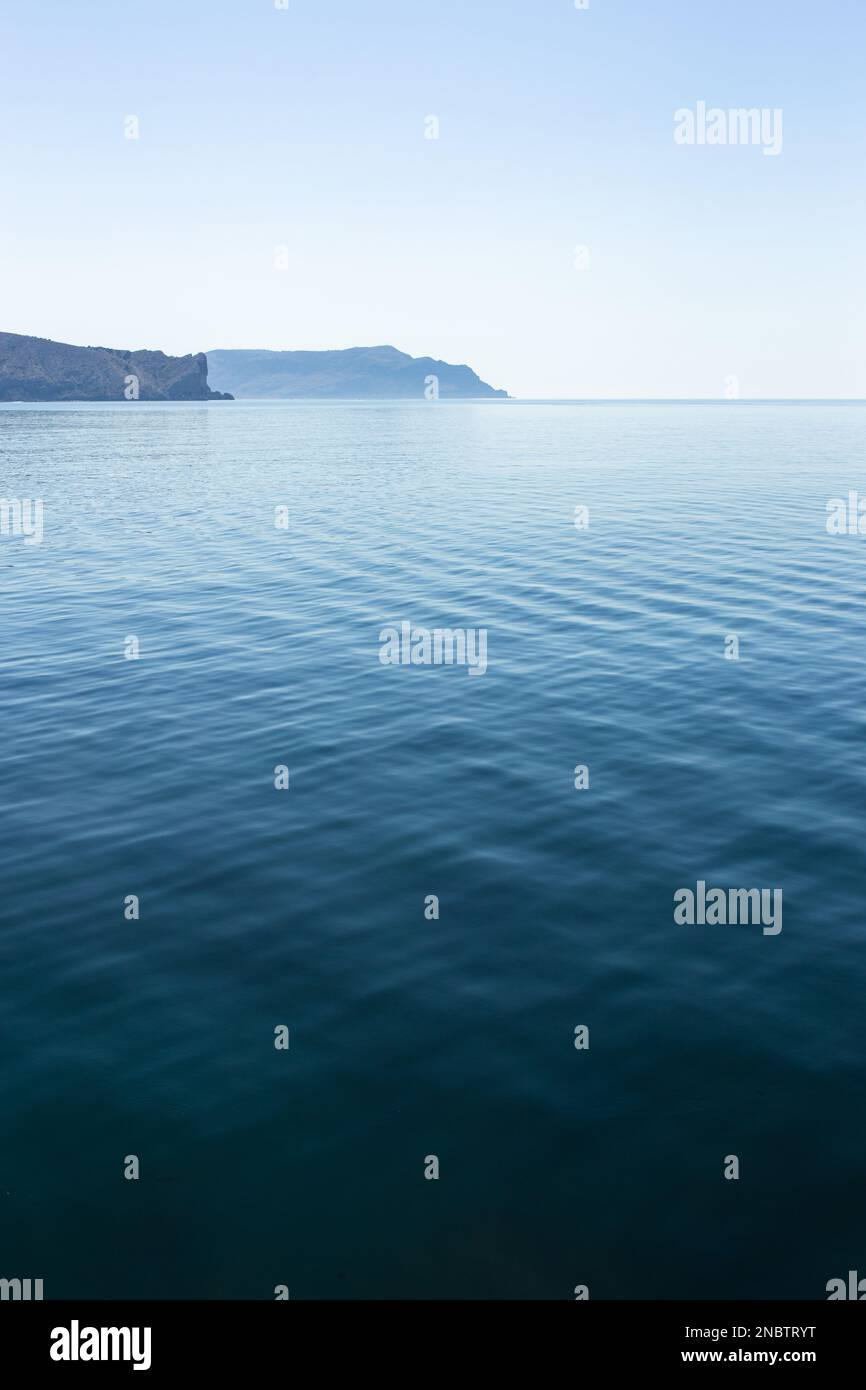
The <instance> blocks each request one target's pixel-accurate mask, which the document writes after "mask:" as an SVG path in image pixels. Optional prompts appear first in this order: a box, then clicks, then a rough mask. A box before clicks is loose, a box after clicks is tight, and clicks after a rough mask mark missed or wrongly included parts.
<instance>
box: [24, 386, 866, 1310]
mask: <svg viewBox="0 0 866 1390" xmlns="http://www.w3.org/2000/svg"><path fill="white" fill-rule="evenodd" d="M864 461H866V409H863V408H858V407H856V406H829V405H825V406H818V405H815V406H813V405H799V406H797V405H754V406H753V405H747V404H739V405H727V406H726V405H718V406H712V405H710V406H700V405H694V406H686V405H682V406H679V405H665V406H641V405H633V406H622V405H597V406H585V407H580V406H575V405H568V404H551V405H545V404H521V403H517V402H502V403H500V402H491V403H477V404H476V403H454V404H448V403H444V402H440V403H438V404H432V403H426V402H419V403H417V404H416V403H411V404H405V403H399V404H377V403H365V404H355V403H337V404H327V405H322V404H318V403H290V404H283V403H266V404H257V403H252V402H247V403H237V404H212V405H198V404H190V405H181V404H178V405H171V406H161V405H133V404H128V403H123V404H118V405H117V406H113V405H107V406H50V407H40V408H34V407H24V406H19V407H4V408H2V409H0V495H2V496H3V497H5V498H28V497H30V498H42V499H44V508H45V519H44V528H45V530H44V540H43V543H42V544H39V545H28V544H25V543H24V540H23V538H21V537H17V538H15V537H10V536H0V579H2V587H0V595H2V648H0V661H2V685H0V712H2V720H0V737H2V745H0V786H2V795H0V816H2V839H0V843H2V855H3V877H2V908H0V912H2V931H0V1044H2V1058H3V1065H2V1069H0V1115H2V1137H0V1276H2V1277H32V1278H43V1279H44V1280H45V1295H46V1297H49V1298H51V1297H55V1298H58V1297H69V1298H72V1297H79V1296H80V1297H110V1296H114V1297H123V1298H139V1297H168V1298H195V1297H199V1298H216V1297H242V1298H265V1299H267V1298H273V1296H274V1288H275V1286H276V1285H278V1284H285V1285H287V1286H288V1287H289V1289H290V1291H291V1297H292V1298H293V1299H295V1298H310V1297H319V1298H322V1297H324V1298H365V1297H371V1298H395V1297H396V1298H400V1297H403V1298H406V1297H409V1298H431V1299H435V1298H447V1297H456V1298H481V1297H487V1298H562V1299H569V1298H572V1297H573V1290H574V1287H575V1285H577V1284H586V1285H588V1287H589V1291H590V1296H591V1297H592V1298H606V1297H617V1298H643V1297H664V1298H679V1297H706V1298H710V1297H744V1298H762V1297H781V1298H823V1297H825V1285H826V1283H827V1280H828V1279H831V1278H834V1277H837V1276H842V1277H844V1276H846V1275H847V1271H848V1270H849V1269H859V1270H860V1272H861V1274H863V1275H866V1186H864V1173H866V1086H864V1058H866V1007H864V1001H866V950H864V944H866V923H864V894H866V854H864V844H866V815H864V812H866V663H864V656H866V612H864V577H866V536H839V537H834V536H830V535H828V533H827V530H826V524H825V523H826V504H827V501H828V499H829V498H832V497H837V496H843V497H844V496H847V493H848V491H849V490H850V489H852V488H858V487H859V489H860V490H861V492H863V493H866V470H864ZM576 506H586V507H588V508H589V515H590V524H589V529H588V530H584V531H579V530H577V529H576V528H575V525H574V515H575V507H576ZM278 507H287V508H288V511H289V516H290V520H289V525H288V529H287V530H280V529H277V527H276V526H275V524H274V517H275V508H278ZM403 621H408V622H412V623H413V624H416V625H424V626H427V627H430V628H433V627H451V628H458V627H464V628H467V627H473V628H485V629H486V630H487V633H488V638H487V641H488V663H489V664H488V669H487V671H486V672H485V673H484V675H483V676H480V677H472V676H470V675H469V673H468V671H467V669H466V668H465V667H463V668H460V667H457V666H454V667H441V666H439V667H434V666H427V667H421V666H418V667H386V666H383V665H382V664H381V663H380V660H379V647H380V643H379V633H380V630H381V629H382V628H383V627H384V626H387V625H389V624H396V625H399V624H400V623H401V622H403ZM728 635H736V636H737V637H738V638H739V643H740V659H739V661H732V660H727V659H726V658H725V639H726V637H727V636H728ZM133 636H134V637H136V638H137V639H138V641H139V643H140V659H138V660H127V659H125V657H124V644H125V641H126V639H127V638H128V637H133ZM281 764H282V765H285V766H286V767H288V769H289V774H290V787H289V790H288V791H278V790H276V789H275V786H274V775H275V774H274V769H275V767H277V766H278V765H281ZM577 764H585V765H587V766H588V768H589V775H590V786H589V789H588V790H585V791H576V790H575V787H574V769H575V766H576V765H577ZM699 879H703V880H705V881H706V882H707V884H708V885H710V886H719V887H723V888H729V887H742V888H750V887H766V888H776V887H778V888H781V889H782V890H783V894H784V918H783V922H784V925H783V930H782V931H781V933H780V934H778V935H776V936H769V935H765V934H764V933H763V931H762V930H761V927H760V925H745V926H678V925H676V924H675V923H674V920H673V907H674V903H673V895H674V893H675V892H676V890H677V889H678V888H680V887H689V886H690V887H692V888H694V887H695V885H696V883H697V881H698V880H699ZM433 894H435V895H437V896H438V898H439V901H440V909H439V918H438V920H428V919H427V918H426V917H425V899H427V898H428V896H429V895H433ZM129 895H136V896H137V897H138V898H139V900H140V920H138V921H129V920H126V919H125V917H124V901H125V899H127V897H128V896H129ZM279 1025H285V1026H287V1027H288V1028H289V1030H290V1040H291V1041H290V1048H289V1050H288V1051H284V1050H277V1049H275V1047H274V1030H275V1028H277V1027H279ZM579 1025H586V1026H587V1027H588V1028H589V1038H590V1046H589V1049H588V1050H577V1049H576V1048H575V1046H574V1036H575V1028H576V1027H578V1026H579ZM129 1155H136V1156H137V1157H138V1159H139V1162H140V1178H139V1180H138V1181H127V1180H125V1179H124V1162H125V1160H126V1158H127V1156H129ZM432 1155H435V1156H437V1157H438V1160H439V1165H440V1177H439V1180H438V1181H432V1180H430V1181H428V1180H425V1177H424V1169H425V1160H426V1159H427V1158H428V1156H432ZM728 1155H736V1156H737V1157H738V1158H739V1162H740V1178H739V1180H738V1181H726V1180H725V1178H724V1176H723V1173H724V1168H725V1162H726V1157H727V1156H728Z"/></svg>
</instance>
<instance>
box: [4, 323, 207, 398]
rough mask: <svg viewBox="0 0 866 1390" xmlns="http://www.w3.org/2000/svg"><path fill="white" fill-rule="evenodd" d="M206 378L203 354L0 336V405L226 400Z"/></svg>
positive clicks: (5, 334) (17, 335)
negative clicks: (171, 353)
mask: <svg viewBox="0 0 866 1390" xmlns="http://www.w3.org/2000/svg"><path fill="white" fill-rule="evenodd" d="M207 375H208V363H207V358H206V357H205V355H204V353H203V352H198V353H194V354H193V353H190V354H189V355H188V356H186V357H167V356H166V354H165V353H164V352H148V351H144V350H141V351H129V350H127V349H124V348H103V347H73V346H72V345H71V344H70V343H55V342H52V341H51V339H50V338H29V337H27V336H25V335H23V334H20V333H0V401H122V400H142V401H213V400H231V396H226V395H224V394H223V393H222V392H220V391H212V390H211V389H210V387H209V386H208V379H207Z"/></svg>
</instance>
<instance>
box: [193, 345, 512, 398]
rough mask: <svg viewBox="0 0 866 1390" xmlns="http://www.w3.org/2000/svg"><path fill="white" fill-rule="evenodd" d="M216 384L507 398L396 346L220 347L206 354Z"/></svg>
mask: <svg viewBox="0 0 866 1390" xmlns="http://www.w3.org/2000/svg"><path fill="white" fill-rule="evenodd" d="M207 360H208V372H209V379H210V381H211V384H212V385H213V386H215V387H216V388H217V389H219V390H222V391H230V392H231V393H232V395H233V396H236V397H238V398H239V399H243V398H246V399H251V398H252V399H259V400H289V399H292V398H294V399H299V398H303V399H318V400H323V399H330V400H338V399H350V400H359V399H368V400H394V399H399V400H404V399H406V400H423V399H424V398H425V396H427V397H428V398H429V397H430V396H431V395H436V394H438V395H439V396H441V397H445V398H450V399H454V398H458V397H462V398H464V399H473V398H479V397H480V398H491V397H500V398H503V399H505V398H507V396H508V392H507V391H497V390H495V389H494V387H492V386H488V385H487V383H486V382H485V381H482V380H481V378H480V377H479V376H478V375H477V374H476V373H475V372H473V370H472V368H471V367H467V366H465V365H463V366H457V367H455V366H452V365H451V364H450V363H448V362H439V361H437V360H436V359H435V358H433V357H410V356H409V354H408V353H406V352H400V351H399V350H398V349H397V348H395V347H390V346H382V347H354V348H337V349H334V350H331V351H322V352H303V351H297V352H271V351H268V350H266V349H258V348H216V349H212V350H211V351H209V352H208V354H207Z"/></svg>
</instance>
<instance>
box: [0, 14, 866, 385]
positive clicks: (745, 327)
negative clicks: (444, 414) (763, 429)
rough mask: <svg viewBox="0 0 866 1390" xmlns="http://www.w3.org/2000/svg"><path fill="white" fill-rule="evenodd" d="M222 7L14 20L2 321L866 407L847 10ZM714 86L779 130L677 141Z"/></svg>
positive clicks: (719, 103)
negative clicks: (378, 349)
mask: <svg viewBox="0 0 866 1390" xmlns="http://www.w3.org/2000/svg"><path fill="white" fill-rule="evenodd" d="M13 10H14V16H13V13H12V12H13ZM82 15H83V16H84V17H85V18H86V19H87V21H88V22H87V23H86V24H84V25H83V24H82ZM206 19H207V24H206V26H203V25H202V16H201V13H200V12H199V11H198V10H197V9H195V10H191V11H189V12H186V13H185V12H182V11H180V12H179V11H178V10H177V9H176V7H175V6H174V5H172V4H170V3H168V0H153V4H152V5H151V6H150V7H149V11H148V16H147V24H146V25H143V24H142V23H141V18H140V15H139V13H138V12H137V11H135V10H127V9H124V8H120V9H117V7H115V6H114V5H111V4H109V3H108V0H89V3H87V4H86V5H84V6H83V7H80V6H79V7H78V8H77V9H76V11H75V12H74V13H73V12H72V11H66V10H65V9H64V8H63V7H57V8H56V10H55V9H52V11H51V15H50V22H49V23H46V12H45V10H44V8H43V9H39V8H37V9H26V8H25V7H23V6H12V7H9V9H7V11H6V13H5V14H4V16H3V17H2V18H0V40H2V42H0V75H2V82H0V113H2V117H3V121H4V125H5V126H6V129H7V131H9V132H14V138H8V139H7V141H6V142H5V143H4V147H3V150H2V153H0V173H2V177H3V186H4V188H5V189H6V190H7V199H6V203H7V206H6V207H5V209H4V211H5V214H6V215H5V217H4V219H3V223H2V227H0V253H2V260H3V265H4V267H5V270H4V272H3V273H2V280H0V284H2V292H3V315H2V324H0V327H2V328H3V329H4V330H6V331H10V332H16V333H23V334H29V335H33V336H37V337H45V338H51V339H53V340H55V341H61V342H69V343H80V344H94V345H95V344H99V345H104V346H108V347H120V346H130V347H135V348H151V349H159V350H162V351H164V352H167V353H170V354H175V355H182V354H184V353H188V352H197V351H204V352H207V351H215V350H216V349H215V348H214V347H213V346H210V347H208V346H205V345H207V344H210V345H213V344H216V343H219V344H220V345H221V346H222V347H223V348H233V349H235V350H237V349H245V350H252V349H266V350H272V351H286V350H308V351H322V350H339V349H343V348H348V347H356V346H367V345H376V346H378V345H385V344H389V345H393V346H395V347H397V348H399V349H400V350H401V351H403V352H408V353H409V354H410V355H412V356H415V357H422V356H430V357H434V358H438V359H441V360H444V361H446V362H451V363H466V364H468V365H469V366H470V367H472V368H473V370H474V371H476V372H477V373H478V375H479V376H480V377H481V378H482V380H484V381H485V382H488V383H490V384H491V385H493V386H495V387H499V388H502V389H504V390H506V391H508V392H509V393H510V394H511V395H512V396H515V397H519V398H523V399H589V400H597V399H610V400H656V399H671V400H688V399H694V400H707V399H717V398H723V397H724V396H725V394H726V392H735V393H736V394H738V395H739V396H740V397H742V398H744V399H755V400H761V399H770V400H774V399H790V400H801V399H802V400H820V399H827V400H856V399H861V398H863V397H864V396H866V353H864V350H863V349H864V345H866V302H864V292H863V288H862V278H863V277H862V274H861V272H860V256H861V250H860V248H861V244H862V239H863V238H862V227H863V222H864V217H863V213H864V191H863V187H862V178H861V173H860V171H861V169H862V164H863V152H864V129H866V121H864V117H866V96H864V93H863V90H862V81H861V72H860V68H861V54H862V51H863V49H862V44H860V43H858V41H857V40H858V38H860V37H863V38H866V18H864V14H863V11H862V8H861V6H859V5H857V4H856V3H855V2H854V0H831V3H829V4H827V5H825V6H823V7H822V8H821V10H820V11H817V10H816V9H815V7H814V6H813V5H812V4H811V3H807V0H794V3H785V4H782V3H781V0H765V3H763V4H762V5H761V6H760V7H758V8H756V7H755V6H754V5H752V4H747V3H746V0H732V3H731V4H729V5H727V6H725V8H724V11H723V12H721V11H720V12H719V13H715V12H713V13H709V12H707V13H695V7H694V6H693V5H692V4H691V3H687V2H686V0H663V3H658V4H655V5H653V6H650V7H647V6H645V5H641V4H638V3H629V4H626V3H619V4H617V3H614V0H590V4H589V8H588V9H584V10H578V9H576V7H575V5H574V3H573V0H558V2H557V3H555V4H550V5H548V6H547V7H545V8H544V9H541V8H537V9H532V10H528V9H527V7H526V6H525V5H524V4H522V3H519V0H496V3H493V0H478V3H477V4H476V5H475V6H473V8H472V11H471V13H469V12H467V10H466V7H465V6H464V5H463V4H460V3H457V0H442V3H441V4H439V5H438V6H437V7H436V10H435V12H434V11H430V10H428V9H427V7H426V6H421V5H415V6H412V5H406V4H405V2H404V3H397V0H377V3H376V4H375V5H373V6H370V7H367V8H366V9H365V10H364V12H363V13H360V12H359V11H358V8H357V6H355V5H353V4H350V3H349V0H334V3H332V4H330V5H328V6H327V7H326V8H323V7H322V6H318V7H316V8H314V7H313V6H312V5H309V4H307V3H306V0H291V3H290V5H289V8H288V9H286V10H282V9H277V8H276V6H275V5H274V3H273V0H262V2H261V3H260V4H258V5H257V6H255V7H252V8H250V7H243V6H240V5H238V4H237V3H236V2H235V0H213V3H211V4H210V5H208V7H207V10H206ZM707 106H708V107H709V108H710V109H711V111H712V109H715V108H718V109H720V110H721V111H722V112H726V111H731V112H732V113H733V112H735V111H736V110H744V109H755V110H756V111H758V112H759V113H760V112H763V113H765V114H766V116H767V124H766V126H765V128H764V130H763V134H762V135H761V138H760V143H758V142H756V143H753V144H751V145H748V144H739V145H736V146H735V144H734V142H733V139H732V140H731V142H730V143H729V144H728V145H727V146H726V147H720V146H719V145H712V144H701V143H700V139H701V136H700V134H699V135H698V143H696V144H695V145H693V146H692V147H689V146H688V145H686V144H683V143H677V140H676V139H675V131H676V127H677V122H676V119H675V116H676V113H678V112H680V113H681V112H683V111H684V110H685V111H687V112H689V113H690V112H693V111H694V112H696V113H697V118H698V123H699V125H700V121H701V120H702V119H703V117H702V115H701V112H702V110H703V108H704V107H707ZM774 113H779V115H778V131H777V132H776V134H773V132H772V129H771V117H772V118H773V119H774V120H775V116H774ZM133 118H134V119H133ZM680 123H682V121H680ZM130 134H132V135H137V138H127V137H128V136H129V135H130ZM776 135H777V136H778V138H776ZM771 136H772V138H771ZM430 137H435V138H430ZM756 139H757V138H756ZM774 145H775V147H774ZM761 146H762V147H761ZM768 155H772V156H773V157H767V156H768Z"/></svg>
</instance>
